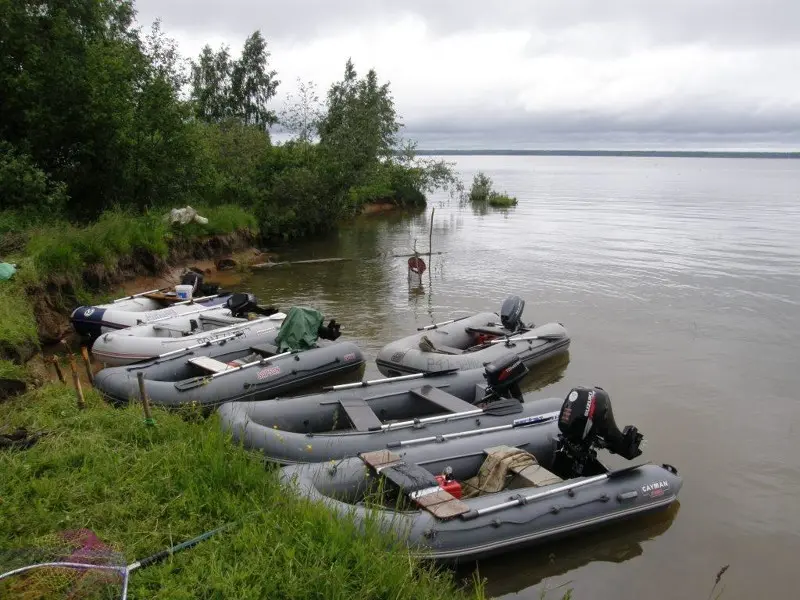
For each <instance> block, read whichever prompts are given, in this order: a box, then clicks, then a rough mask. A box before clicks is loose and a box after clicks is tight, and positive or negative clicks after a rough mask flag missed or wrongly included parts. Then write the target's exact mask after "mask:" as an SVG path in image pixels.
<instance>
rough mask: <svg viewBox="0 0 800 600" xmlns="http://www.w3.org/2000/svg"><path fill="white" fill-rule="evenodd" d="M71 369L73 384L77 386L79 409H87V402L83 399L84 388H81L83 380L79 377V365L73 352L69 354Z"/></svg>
mask: <svg viewBox="0 0 800 600" xmlns="http://www.w3.org/2000/svg"><path fill="white" fill-rule="evenodd" d="M69 369H70V371H72V383H73V384H74V385H75V393H76V394H77V396H78V408H80V409H83V408H86V401H85V400H84V398H83V388H81V379H80V377H78V365H77V364H76V363H75V355H74V354H72V353H71V352H70V354H69Z"/></svg>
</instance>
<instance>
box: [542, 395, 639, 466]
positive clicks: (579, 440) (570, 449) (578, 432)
mask: <svg viewBox="0 0 800 600" xmlns="http://www.w3.org/2000/svg"><path fill="white" fill-rule="evenodd" d="M558 429H559V431H560V432H561V433H560V434H559V436H558V443H559V449H558V451H557V454H556V461H557V462H558V461H561V462H562V463H564V462H568V464H569V469H568V470H569V471H570V472H571V474H573V475H584V474H587V473H586V472H585V471H586V470H587V467H588V468H589V469H591V465H592V464H593V463H595V462H596V459H597V452H596V450H595V448H605V449H607V450H608V451H609V452H612V453H614V454H619V455H620V456H622V457H623V458H626V459H628V460H633V459H634V458H636V457H637V456H639V455H640V454H641V453H642V451H641V449H640V445H641V443H642V434H640V433H639V430H638V429H637V428H636V427H634V426H633V425H626V426H625V428H624V429H623V430H622V431H620V430H619V427H618V426H617V423H616V421H615V420H614V413H613V411H612V410H611V398H610V397H609V395H608V392H606V391H605V390H604V389H603V388H601V387H596V386H595V387H593V388H586V387H575V388H572V390H570V392H569V394H567V397H566V399H565V400H564V403H563V404H562V405H561V411H560V412H559V415H558Z"/></svg>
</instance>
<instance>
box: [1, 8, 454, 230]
mask: <svg viewBox="0 0 800 600" xmlns="http://www.w3.org/2000/svg"><path fill="white" fill-rule="evenodd" d="M134 16H135V10H134V3H133V2H132V1H131V0H123V1H119V0H38V1H36V2H31V1H29V0H0V98H2V102H0V203H2V204H1V205H0V233H3V228H5V229H6V230H8V229H10V228H12V227H21V226H26V225H31V224H36V223H38V222H40V221H42V220H44V219H47V220H53V219H58V218H64V219H69V220H71V221H74V222H86V221H90V220H94V219H96V218H98V216H99V215H100V214H101V213H102V212H103V211H104V210H108V209H111V208H121V209H123V210H126V211H131V212H134V213H142V212H146V211H150V210H154V209H159V210H160V209H163V208H165V207H174V206H183V205H185V204H192V203H195V204H200V205H206V206H215V205H222V204H236V205H239V206H241V207H243V208H245V209H246V210H248V211H251V212H252V213H253V214H255V215H256V216H257V217H258V221H259V223H260V227H261V232H262V234H264V236H265V237H268V238H272V237H279V238H290V237H294V236H298V235H303V234H307V233H312V232H316V231H322V230H325V229H328V228H330V227H332V226H333V225H334V224H335V222H336V221H337V220H338V219H340V218H342V217H346V216H347V215H351V214H355V213H356V212H358V211H359V210H360V208H361V206H362V205H363V204H364V203H367V202H372V201H386V200H388V201H392V202H397V203H399V204H420V203H424V202H425V194H426V193H429V192H430V191H432V190H434V189H436V188H437V187H440V186H448V185H452V184H456V185H457V184H458V182H457V181H456V179H455V177H454V175H453V172H452V170H451V169H450V167H449V166H448V165H447V164H446V163H444V162H442V161H434V160H420V159H418V158H417V157H416V153H415V146H414V144H413V143H410V142H407V141H404V140H403V139H402V137H401V136H400V131H401V128H402V124H401V123H400V120H399V118H398V115H397V112H396V109H395V106H394V100H393V98H392V95H391V91H390V89H389V84H388V83H381V82H380V81H379V80H378V75H377V74H376V73H375V71H374V70H370V71H368V72H367V73H366V75H364V76H359V75H358V73H357V72H356V69H355V66H354V65H353V63H352V62H351V61H350V60H348V61H347V63H346V64H345V68H344V73H343V77H342V79H341V80H340V81H337V82H336V83H334V84H333V85H332V86H331V88H330V89H329V90H328V92H327V94H326V97H325V100H324V101H321V100H320V99H319V98H318V96H317V93H316V88H315V86H314V84H313V83H311V82H307V83H300V84H299V87H298V92H297V94H296V95H292V99H291V102H290V103H289V104H288V105H287V106H286V107H285V109H284V110H282V111H276V110H275V108H274V107H273V99H274V97H275V95H276V91H277V89H278V86H279V85H281V82H280V81H279V80H278V75H277V72H276V71H275V70H274V69H273V68H272V67H271V64H270V53H269V51H268V49H267V42H266V40H265V39H264V38H263V36H262V35H261V33H260V32H259V31H255V32H254V33H253V34H252V35H250V36H249V37H248V38H247V40H246V41H245V43H244V47H243V51H242V53H241V55H240V56H239V57H238V58H233V57H232V56H231V55H230V50H229V48H228V47H222V48H220V49H218V50H216V51H215V50H213V49H212V48H211V47H210V46H206V47H205V48H203V50H202V52H201V53H200V55H199V56H198V57H197V58H196V59H195V60H191V61H186V60H185V59H184V58H183V57H181V56H180V54H179V52H178V49H177V45H176V43H175V42H174V41H173V40H171V39H170V38H168V37H167V36H166V35H165V34H164V32H163V31H162V30H161V27H160V23H159V22H158V21H157V22H156V23H154V25H153V27H152V29H151V31H150V32H149V33H147V34H145V33H144V32H142V31H141V29H139V28H136V27H135V26H134ZM275 124H280V125H281V126H282V127H283V128H285V129H286V130H288V131H290V132H291V134H292V139H291V140H290V141H288V142H286V143H283V144H280V145H277V144H273V143H272V140H271V139H270V134H269V128H270V127H271V126H273V125H275Z"/></svg>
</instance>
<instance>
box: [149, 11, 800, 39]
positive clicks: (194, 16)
mask: <svg viewBox="0 0 800 600" xmlns="http://www.w3.org/2000/svg"><path fill="white" fill-rule="evenodd" d="M136 8H137V10H138V12H139V16H140V18H141V19H142V20H145V21H150V20H152V19H153V18H155V17H157V16H160V17H162V18H163V19H164V21H165V23H167V24H168V25H169V26H178V27H181V28H186V29H194V30H196V31H198V32H215V33H220V32H225V33H228V34H232V35H234V36H239V37H242V36H244V35H247V34H248V33H250V32H251V31H253V30H254V29H261V31H262V32H263V33H264V35H265V36H266V37H267V38H268V39H271V40H282V39H309V38H313V37H317V36H319V35H325V34H330V33H335V32H338V31H342V30H344V29H347V28H349V27H369V26H370V25H375V24H378V23H391V22H394V21H396V20H397V19H398V18H401V17H403V16H407V15H417V16H420V17H421V18H423V19H424V20H425V21H426V22H427V23H429V24H430V26H431V27H432V28H433V29H434V31H435V32H436V33H437V34H440V35H447V34H451V33H458V32H461V31H465V30H467V31H468V30H475V29H478V30H480V29H487V28H498V29H508V28H512V29H513V28H522V29H541V30H546V31H558V30H562V29H569V28H572V27H576V26H580V25H587V24H596V25H601V26H602V25H608V24H610V23H625V24H629V25H636V26H640V27H642V28H643V30H646V31H647V35H648V36H649V37H650V39H651V40H652V41H653V42H659V41H661V42H665V43H676V42H691V41H702V42H706V43H713V44H725V43H727V44H732V45H736V46H741V45H742V44H758V45H761V44H782V43H788V44H795V43H797V24H798V23H800V3H798V2H796V1H795V0H702V1H698V0H672V1H671V2H648V1H646V0H645V1H643V0H604V1H598V0H559V1H558V2H529V1H526V0H517V1H511V0H508V1H503V2H487V1H485V0H436V1H435V2H430V1H428V0H405V1H404V2H402V3H401V2H396V1H395V0H347V1H346V2H330V0H292V1H291V2H286V1H280V2H279V1H275V0H266V1H263V0H262V1H259V2H256V1H255V0H226V1H225V2H219V1H218V0H170V1H169V2H163V1H160V0H138V1H137V2H136Z"/></svg>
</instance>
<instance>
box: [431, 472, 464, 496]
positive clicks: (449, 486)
mask: <svg viewBox="0 0 800 600" xmlns="http://www.w3.org/2000/svg"><path fill="white" fill-rule="evenodd" d="M436 481H438V482H439V487H440V488H442V489H443V490H444V491H446V492H449V493H450V495H451V496H453V497H454V498H461V484H460V483H458V482H457V481H456V480H455V479H446V478H445V476H444V475H437V476H436Z"/></svg>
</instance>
